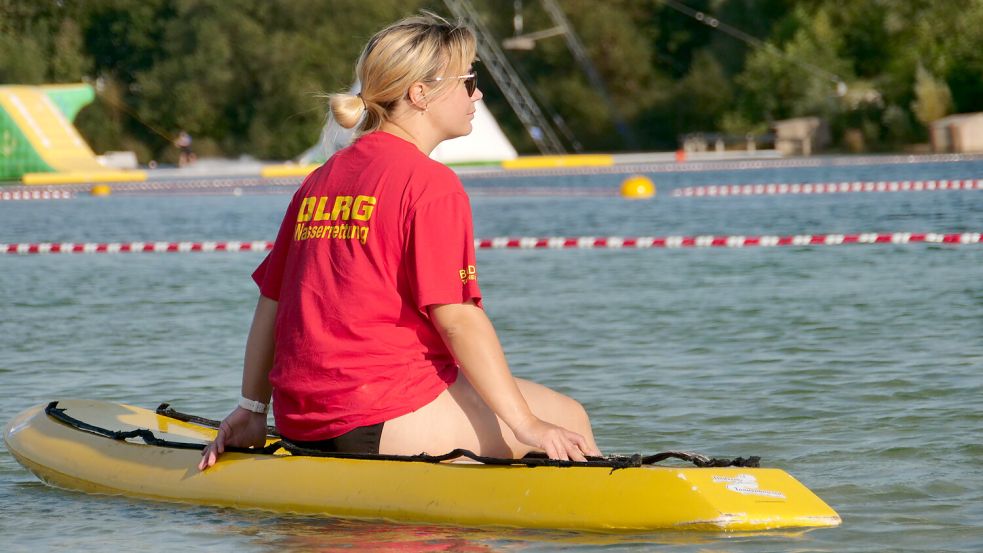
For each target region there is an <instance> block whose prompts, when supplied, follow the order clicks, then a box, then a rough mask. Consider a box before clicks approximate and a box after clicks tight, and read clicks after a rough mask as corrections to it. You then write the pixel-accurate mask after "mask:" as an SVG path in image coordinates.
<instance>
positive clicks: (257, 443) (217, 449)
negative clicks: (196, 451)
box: [198, 407, 266, 470]
mask: <svg viewBox="0 0 983 553" xmlns="http://www.w3.org/2000/svg"><path fill="white" fill-rule="evenodd" d="M264 445H266V414H265V413H253V412H252V411H247V410H245V409H243V408H242V407H236V409H235V411H232V412H231V413H229V416H227V417H225V420H223V421H222V423H221V424H219V425H218V435H217V436H215V440H214V441H213V442H211V443H210V444H208V445H207V446H205V449H204V451H202V452H201V462H200V463H198V470H205V469H207V468H208V467H210V466H212V465H214V464H215V463H216V461H218V456H219V455H221V454H222V453H224V452H225V448H226V446H232V447H263V446H264Z"/></svg>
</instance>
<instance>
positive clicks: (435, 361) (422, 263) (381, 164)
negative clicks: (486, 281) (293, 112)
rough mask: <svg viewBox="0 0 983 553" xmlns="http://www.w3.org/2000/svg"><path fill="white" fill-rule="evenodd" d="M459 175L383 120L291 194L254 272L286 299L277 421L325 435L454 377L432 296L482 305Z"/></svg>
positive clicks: (381, 417)
mask: <svg viewBox="0 0 983 553" xmlns="http://www.w3.org/2000/svg"><path fill="white" fill-rule="evenodd" d="M475 265H476V264H475V253H474V231H473V228H472V224H471V206H470V203H469V201H468V196H467V194H466V193H465V192H464V188H463V186H462V185H461V181H460V180H459V179H458V178H457V175H455V174H454V172H453V171H451V170H450V169H448V168H447V167H445V166H443V165H441V164H440V163H438V162H436V161H433V160H431V159H430V158H428V157H427V156H426V155H424V154H423V153H422V152H420V150H418V149H417V148H416V146H414V145H413V144H411V143H409V142H407V141H405V140H402V139H400V138H398V137H396V136H393V135H391V134H388V133H385V132H381V131H377V132H373V133H370V134H367V135H365V136H362V137H361V138H359V139H358V141H357V142H355V143H354V144H352V145H351V146H349V147H348V148H345V149H343V150H341V151H339V152H337V153H336V154H335V155H334V156H332V157H331V159H329V160H328V161H327V163H325V164H324V165H323V166H321V167H320V168H318V169H317V170H315V171H314V172H313V173H311V174H310V175H309V176H308V177H307V179H306V180H305V181H304V183H303V184H302V185H301V187H300V189H299V190H298V191H297V193H296V194H294V197H293V200H292V201H291V202H290V206H289V207H288V208H287V214H286V216H285V217H284V219H283V224H282V225H281V227H280V232H279V234H278V235H277V238H276V242H275V243H274V246H273V250H272V251H271V252H270V254H269V255H268V256H267V257H266V259H265V260H264V261H263V263H262V264H260V266H259V267H258V268H257V269H256V271H255V273H253V280H255V281H256V283H257V284H258V285H259V288H260V293H261V294H263V295H264V296H266V297H268V298H271V299H274V300H277V301H278V302H279V305H278V309H277V316H276V331H275V336H276V338H275V340H276V350H275V354H274V359H273V369H272V371H271V372H270V383H271V384H272V385H273V405H274V409H273V412H274V417H275V419H276V425H277V427H278V428H279V430H280V432H281V433H282V434H283V435H284V436H286V437H288V438H293V439H295V440H304V441H309V440H324V439H328V438H333V437H335V436H339V435H341V434H344V433H345V432H348V431H349V430H352V429H354V428H356V427H359V426H366V425H372V424H377V423H380V422H383V421H386V420H389V419H392V418H395V417H398V416H400V415H404V414H406V413H409V412H412V411H415V410H416V409H419V408H420V407H422V406H424V405H426V404H427V403H429V402H430V401H432V400H433V399H434V398H436V397H437V396H438V395H439V394H440V393H441V392H442V391H444V390H445V389H446V388H447V387H448V386H449V385H450V384H452V383H453V382H454V380H455V379H456V378H457V365H456V363H455V361H454V358H453V356H452V355H451V353H450V351H448V349H447V346H446V345H445V344H444V342H443V340H442V339H441V337H440V335H439V334H438V332H437V330H436V328H435V327H434V325H433V323H432V322H431V321H430V318H429V316H428V313H427V306H428V305H433V304H443V303H462V302H466V301H468V300H472V301H474V302H475V303H477V304H478V305H479V306H480V305H481V291H480V290H479V289H478V279H477V271H476V269H475Z"/></svg>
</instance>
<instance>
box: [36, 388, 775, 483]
mask: <svg viewBox="0 0 983 553" xmlns="http://www.w3.org/2000/svg"><path fill="white" fill-rule="evenodd" d="M44 412H45V413H46V414H47V415H48V416H50V417H52V418H54V419H56V420H59V421H61V422H63V423H65V424H67V425H69V426H71V427H73V428H76V429H78V430H82V431H83V432H88V433H90V434H95V435H97V436H103V437H106V438H111V439H113V440H127V439H131V438H139V439H141V440H143V441H144V443H146V444H147V445H151V446H157V447H170V448H175V449H196V450H199V451H200V450H203V449H205V444H201V443H189V442H174V441H170V440H162V439H160V438H158V437H157V436H155V435H154V433H153V432H151V431H150V430H148V429H145V428H139V429H136V430H129V431H126V432H123V431H119V430H108V429H106V428H101V427H98V426H94V425H91V424H88V423H86V422H83V421H80V420H78V419H76V418H74V417H71V416H69V415H68V414H66V413H65V409H61V408H59V407H58V402H57V401H52V402H51V403H49V404H48V406H47V407H45V409H44ZM157 414H158V415H161V416H166V417H171V418H174V419H175V420H180V421H182V422H191V423H194V424H200V425H202V426H206V427H210V428H218V425H219V421H215V420H211V419H205V418H202V417H197V416H195V415H186V414H184V413H178V412H177V411H174V410H173V409H171V408H170V406H169V405H168V404H166V403H162V404H161V405H160V406H159V407H158V408H157ZM173 414H177V415H178V416H176V417H175V416H173ZM267 429H268V430H271V428H270V427H267ZM271 435H274V436H275V435H277V434H275V433H271ZM280 448H283V449H285V450H287V451H288V452H290V454H291V455H299V456H305V457H330V458H337V459H364V460H374V461H402V462H415V463H441V462H444V461H450V460H452V459H459V458H462V457H464V458H467V459H471V460H472V461H477V462H479V463H482V464H485V465H498V466H516V465H517V466H527V467H601V468H610V469H611V470H612V471H615V470H618V469H626V468H633V467H641V466H643V465H652V464H655V463H659V462H661V461H664V460H666V459H670V458H672V459H679V460H682V461H687V462H690V463H693V464H694V465H696V466H697V467H701V468H705V467H747V468H756V467H758V466H759V461H760V460H761V459H760V457H748V458H746V459H745V458H743V457H737V458H736V459H718V458H715V457H707V456H706V455H701V454H699V453H691V452H686V451H666V452H663V453H656V454H655V455H648V456H642V455H640V454H637V453H636V454H634V455H610V456H606V457H591V456H588V457H587V461H586V462H578V461H562V460H558V459H550V458H548V457H547V456H546V455H545V454H543V453H531V454H529V455H526V456H525V457H523V458H522V459H505V458H500V457H485V456H483V455H478V454H476V453H474V452H472V451H469V450H467V449H455V450H453V451H449V452H447V453H444V454H443V455H429V454H427V453H420V454H419V455H384V454H374V453H336V452H326V451H319V450H315V449H305V448H302V447H299V446H297V445H296V444H292V443H290V442H289V441H288V440H278V441H276V442H273V443H271V444H270V445H268V446H266V447H263V448H242V447H226V448H225V450H226V451H233V452H239V453H254V454H260V455H272V454H273V453H274V452H276V451H277V450H279V449H280Z"/></svg>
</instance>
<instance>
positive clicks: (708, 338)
mask: <svg viewBox="0 0 983 553" xmlns="http://www.w3.org/2000/svg"><path fill="white" fill-rule="evenodd" d="M981 176H983V162H979V161H970V162H958V163H934V164H898V165H866V166H853V167H836V166H832V165H830V166H823V167H814V168H800V169H761V170H753V171H750V170H749V171H729V172H721V171H716V172H712V171H705V172H687V173H659V174H653V175H652V177H653V179H654V180H655V181H656V183H657V184H658V185H659V191H660V194H659V195H658V196H657V197H656V198H655V199H653V200H649V201H636V202H631V201H626V200H622V199H620V198H618V197H563V196H556V197H529V196H522V195H517V196H491V195H483V194H479V193H475V194H474V195H473V200H472V202H473V208H474V212H475V226H476V234H477V235H478V236H481V237H493V236H504V235H511V236H610V235H620V236H652V235H694V234H722V235H758V234H822V233H859V232H937V233H951V232H981V231H983V191H948V192H909V193H867V194H863V193H861V194H827V195H816V196H771V197H730V198H714V199H710V198H672V197H670V192H671V190H672V189H673V188H676V187H682V186H694V185H702V184H732V183H772V182H827V181H840V180H907V179H928V178H979V177H981ZM622 178H623V176H619V175H593V176H568V177H542V178H533V177H522V178H516V179H511V180H508V179H484V180H482V179H466V180H465V185H466V186H467V187H468V188H470V189H472V190H474V191H475V192H480V191H481V190H482V187H487V186H513V187H516V188H523V187H537V188H538V187H544V186H566V187H570V186H573V187H577V186H583V187H586V188H598V187H612V188H614V187H617V186H618V185H619V183H620V181H621V179H622ZM288 199H289V196H288V195H286V194H280V195H250V194H248V193H247V194H244V195H242V196H232V195H222V196H219V195H216V196H192V195H181V194H158V195H128V196H123V195H117V196H110V197H104V198H92V197H88V196H81V197H79V198H77V199H74V200H64V201H46V202H45V201H40V202H0V243H4V242H8V243H12V242H41V241H49V242H55V241H58V242H60V241H68V242H84V241H98V242H111V241H134V240H148V241H156V240H162V241H179V240H193V241H203V240H242V241H248V240H269V239H272V238H273V236H274V234H275V232H276V228H277V226H278V224H279V221H280V218H281V216H282V211H283V209H284V208H285V206H286V203H287V201H288ZM261 257H262V254H258V253H236V254H231V253H213V254H190V253H189V254H120V255H41V256H16V255H0V290H2V296H0V383H2V385H3V389H4V392H5V400H4V401H3V402H0V421H3V422H4V423H6V421H8V420H10V418H11V417H13V415H14V414H16V413H17V412H19V411H21V410H23V409H25V408H27V407H30V406H32V405H36V404H40V403H44V402H47V401H49V400H52V399H58V398H68V397H82V398H94V399H106V400H113V401H120V402H126V403H131V404H135V405H141V406H145V407H154V406H156V405H157V404H158V403H160V402H162V401H167V402H170V403H171V404H173V405H174V406H175V407H177V408H178V409H181V410H183V411H187V412H194V413H197V414H200V415H204V416H210V417H213V418H221V417H222V416H223V415H224V414H225V413H227V412H228V410H229V409H230V408H231V407H232V405H233V403H234V402H235V400H236V398H237V397H238V388H239V380H240V374H241V372H240V371H241V357H242V347H243V344H244V340H245V335H246V331H247V328H248V324H249V321H250V317H251V313H252V308H253V306H254V304H255V299H256V290H255V287H254V286H253V284H252V282H251V281H250V279H249V273H250V272H251V271H252V269H253V268H254V267H255V265H256V264H258V263H259V261H260V260H261ZM478 262H479V269H480V275H481V284H482V291H483V292H484V295H485V301H486V307H487V310H488V312H489V314H490V316H491V318H492V320H493V321H494V323H495V324H496V327H497V329H498V331H499V334H500V336H501V339H502V342H503V344H504V347H505V349H506V352H507V354H508V356H509V360H510V362H511V366H512V369H513V371H514V372H515V373H516V374H517V375H520V376H523V377H526V378H530V379H533V380H536V381H539V382H542V383H544V384H547V385H549V386H552V387H554V388H556V389H559V390H561V391H563V392H565V393H568V394H571V395H573V396H574V397H576V398H577V399H579V400H580V401H581V402H582V403H584V405H585V406H586V407H587V409H588V411H589V412H590V413H591V417H592V421H593V424H594V428H595V433H596V435H597V437H598V443H599V445H600V446H601V448H602V449H603V450H604V451H605V452H608V453H625V452H645V453H653V452H656V451H662V450H668V449H688V450H695V451H701V452H704V453H707V454H711V455H717V456H730V457H736V456H747V455H760V456H761V457H762V459H763V461H762V464H763V465H765V466H773V467H778V468H781V469H784V470H786V471H788V472H789V473H791V474H792V475H793V476H795V477H796V478H798V479H799V480H800V481H802V482H803V483H805V484H806V485H807V486H808V487H809V488H811V489H812V490H813V491H815V492H816V493H817V494H818V495H819V496H820V497H822V498H823V499H824V500H825V501H826V502H827V503H829V504H830V505H831V506H833V507H834V508H835V509H836V510H837V511H838V512H839V513H840V515H841V516H842V517H843V520H844V522H843V525H842V526H841V527H839V528H836V529H825V530H816V531H811V532H804V533H771V534H769V533H765V534H757V535H745V534H719V533H678V532H664V533H654V534H648V535H643V536H631V537H623V538H611V537H598V536H582V535H576V534H569V533H552V532H529V531H512V530H496V529H462V528H448V527H435V526H419V525H415V526H414V525H396V524H384V523H368V522H351V521H341V520H332V519H325V518H313V517H300V516H290V515H275V514H270V513H264V512H252V511H236V510H230V509H215V508H208V507H200V506H184V505H172V504H165V503H155V502H148V501H139V500H131V499H125V498H118V497H104V496H94V495H85V494H81V493H75V492H69V491H63V490H57V489H53V488H50V487H47V486H45V485H44V484H42V483H40V482H39V481H38V480H37V479H36V478H34V477H33V476H32V475H31V474H30V473H28V472H27V471H26V470H25V469H23V468H22V467H21V466H20V465H18V464H17V463H16V462H15V461H14V460H13V458H12V457H11V456H10V455H9V453H7V452H6V450H0V547H2V549H4V550H5V551H52V550H140V551H173V550H180V549H185V550H193V551H229V550H236V551H240V552H243V553H246V552H253V551H256V552H261V551H288V552H289V551H310V550H317V551H333V550H336V549H338V550H348V549H352V548H355V549H356V550H360V551H361V550H380V551H384V550H393V549H398V550H404V551H499V550H502V551H549V550H559V549H574V550H580V551H594V550H608V551H635V550H651V551H680V552H696V551H734V552H759V551H825V552H834V551H836V552H839V551H871V552H874V551H877V552H879V551H959V552H970V551H980V550H983V465H981V464H980V462H979V459H980V458H981V456H983V400H981V399H980V398H981V397H983V245H979V244H976V245H960V246H940V245H926V244H910V245H866V246H862V245H857V246H837V247H822V246H819V247H783V248H748V249H718V248H714V249H686V250H656V249H653V250H562V251H557V250H535V251H532V250H521V251H520V250H481V251H479V253H478ZM461 493H464V494H466V493H468V492H467V490H461ZM479 500H480V498H475V501H479Z"/></svg>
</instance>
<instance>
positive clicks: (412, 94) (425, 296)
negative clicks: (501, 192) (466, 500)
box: [199, 14, 600, 469]
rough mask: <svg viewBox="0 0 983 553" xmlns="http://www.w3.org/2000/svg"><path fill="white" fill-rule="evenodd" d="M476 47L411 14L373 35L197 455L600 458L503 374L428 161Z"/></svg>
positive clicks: (463, 129)
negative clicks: (224, 405)
mask: <svg viewBox="0 0 983 553" xmlns="http://www.w3.org/2000/svg"><path fill="white" fill-rule="evenodd" d="M474 60H475V37H474V35H473V34H472V32H471V31H470V30H469V29H467V28H466V27H463V26H459V25H452V24H449V23H448V22H446V21H444V20H442V19H440V18H438V17H436V16H433V15H431V14H426V15H422V16H417V17H410V18H408V19H404V20H402V21H399V22H397V23H395V24H393V25H391V26H389V27H387V28H386V29H383V30H382V31H380V32H379V33H377V34H376V35H375V36H374V37H372V39H371V40H370V41H369V43H368V44H367V45H366V47H365V49H364V51H363V52H362V55H361V57H360V58H359V61H358V65H357V67H356V73H357V76H358V79H359V81H360V82H361V84H362V92H361V93H360V94H358V95H349V94H339V95H334V96H332V97H331V100H330V102H331V110H332V112H333V113H334V116H335V118H336V119H337V121H338V122H339V123H340V124H342V125H343V126H345V127H348V128H352V127H354V126H356V125H358V129H357V130H358V134H359V138H358V139H357V140H356V141H355V142H354V143H353V144H352V145H351V146H349V147H348V148H345V149H343V150H341V151H339V152H337V153H336V154H335V155H334V156H332V157H331V159H329V160H328V161H327V162H326V163H325V164H324V165H323V166H322V167H320V168H318V169H317V170H315V171H314V172H313V173H311V175H310V176H308V177H307V179H306V180H305V181H304V183H303V184H302V185H301V187H300V189H299V190H298V191H297V193H296V194H295V195H294V198H293V200H292V201H291V203H290V205H289V207H288V208H287V213H286V216H285V218H284V220H283V223H282V226H281V228H280V232H279V234H278V236H277V239H276V242H275V244H274V246H273V250H272V251H271V252H270V254H269V256H268V257H267V258H266V259H265V260H264V261H263V263H262V264H261V265H260V266H259V267H258V268H257V269H256V271H255V273H254V274H253V279H254V280H255V281H256V283H257V284H258V286H259V290H260V298H259V302H258V304H257V306H256V312H255V315H254V318H253V323H252V327H251V329H250V331H249V337H248V340H247V343H246V356H245V363H244V369H243V378H242V399H241V400H240V406H239V407H237V408H236V409H235V410H234V411H233V412H232V413H231V414H230V415H229V416H228V417H226V419H225V420H224V421H222V424H221V426H220V428H219V432H218V436H217V438H216V439H215V441H214V442H212V443H211V444H209V445H208V447H207V448H206V449H205V451H204V452H203V454H202V455H203V457H202V461H201V463H200V465H199V468H201V469H205V468H207V467H210V466H212V465H214V464H215V462H216V460H217V458H218V456H219V455H220V454H221V453H222V452H223V450H224V449H225V447H226V446H240V447H242V446H246V447H248V446H257V445H262V443H263V439H264V437H265V424H266V412H267V410H268V408H267V406H268V405H269V403H270V400H271V397H272V401H273V411H274V417H275V420H276V426H277V428H278V430H279V431H280V433H281V435H282V436H283V437H284V438H285V439H288V440H290V441H291V442H294V443H296V444H298V445H301V446H304V447H309V448H315V449H320V450H323V451H331V452H353V453H383V454H399V455H414V454H418V453H421V452H428V453H431V454H441V453H445V452H447V451H450V450H453V449H455V448H465V449H470V450H472V451H474V452H476V453H478V454H480V455H486V456H496V457H522V456H523V455H525V454H526V453H529V452H530V451H544V452H546V454H547V455H549V457H550V458H553V459H564V460H568V459H569V460H576V461H582V460H584V458H585V455H599V454H600V453H599V451H598V449H597V446H596V444H595V443H594V437H593V434H592V432H591V427H590V422H589V420H588V417H587V413H586V412H585V411H584V409H583V407H582V406H581V405H580V404H579V403H577V402H576V401H574V400H573V399H571V398H569V397H566V396H564V395H561V394H559V393H557V392H554V391H553V390H550V389H548V388H546V387H544V386H541V385H538V384H535V383H533V382H529V381H526V380H522V379H518V378H514V377H513V376H512V374H511V372H510V371H509V367H508V364H507V363H506V360H505V355H504V353H503V352H502V348H501V346H500V344H499V341H498V338H497V336H496V334H495V330H494V328H493V327H492V324H491V322H490V321H489V319H488V317H487V316H486V315H485V312H484V310H483V309H482V304H481V291H480V289H479V287H478V271H477V268H476V265H477V264H476V262H475V252H474V236H473V230H472V224H471V208H470V204H469V201H468V197H467V195H466V194H465V192H464V189H463V187H462V185H461V182H460V180H459V179H458V178H457V176H456V175H455V174H454V173H453V172H452V171H451V170H450V169H448V168H447V167H445V166H443V165H441V164H440V163H437V162H435V161H433V160H431V159H430V158H429V157H428V156H429V154H430V152H431V151H433V149H434V148H435V147H436V146H437V145H438V144H439V143H441V142H442V141H444V140H448V139H451V138H455V137H458V136H463V135H466V134H468V133H470V132H471V120H472V119H473V118H474V110H475V102H477V101H478V100H480V99H481V97H482V94H481V91H480V90H478V88H477V74H476V72H475V69H474V67H473V66H472V64H473V62H474Z"/></svg>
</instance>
